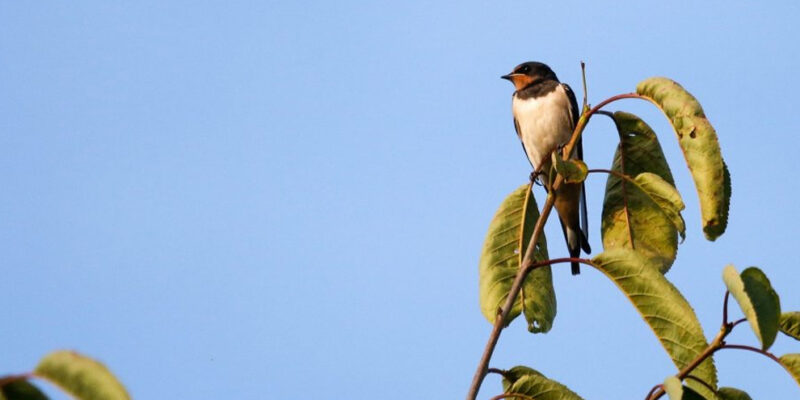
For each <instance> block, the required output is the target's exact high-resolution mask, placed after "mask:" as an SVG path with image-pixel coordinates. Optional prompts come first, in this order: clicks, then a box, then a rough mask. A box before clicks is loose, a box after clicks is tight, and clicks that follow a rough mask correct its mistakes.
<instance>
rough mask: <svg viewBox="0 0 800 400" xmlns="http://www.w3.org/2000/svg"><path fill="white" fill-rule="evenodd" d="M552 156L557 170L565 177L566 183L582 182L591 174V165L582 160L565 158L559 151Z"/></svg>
mask: <svg viewBox="0 0 800 400" xmlns="http://www.w3.org/2000/svg"><path fill="white" fill-rule="evenodd" d="M552 158H553V166H555V168H556V172H558V174H559V175H561V176H563V177H564V183H581V182H583V181H585V180H586V176H587V175H589V167H587V166H586V163H584V162H583V161H581V160H573V159H569V160H564V159H563V158H561V153H560V152H558V151H554V152H553V153H552Z"/></svg>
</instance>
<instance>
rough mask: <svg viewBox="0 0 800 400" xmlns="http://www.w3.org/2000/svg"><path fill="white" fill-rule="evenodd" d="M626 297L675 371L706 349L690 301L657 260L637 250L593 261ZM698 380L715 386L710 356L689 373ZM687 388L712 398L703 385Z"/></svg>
mask: <svg viewBox="0 0 800 400" xmlns="http://www.w3.org/2000/svg"><path fill="white" fill-rule="evenodd" d="M592 263H593V265H595V266H596V267H597V269H599V270H600V271H601V272H603V273H604V274H605V275H606V276H608V277H609V278H611V280H612V281H613V282H614V283H615V284H616V285H617V287H618V288H619V289H620V290H621V291H622V292H623V293H624V294H625V296H627V297H628V299H629V300H630V301H631V303H633V306H634V307H635V308H636V310H637V311H639V313H640V314H641V315H642V317H643V318H644V320H645V322H646V323H647V324H648V325H649V326H650V328H651V329H652V330H653V333H655V335H656V337H657V338H658V340H659V341H660V342H661V345H662V346H664V349H665V350H666V351H667V353H668V354H669V356H670V357H671V358H672V362H673V363H675V366H676V367H677V368H678V370H681V369H683V368H684V367H686V366H688V365H689V364H690V363H691V362H692V361H693V360H695V359H696V358H697V357H698V356H699V355H700V354H701V353H702V352H703V351H704V350H705V349H706V348H707V347H708V343H707V342H706V338H705V336H704V335H703V328H702V326H700V322H699V321H698V320H697V316H696V315H695V313H694V310H693V309H692V307H691V306H690V305H689V302H687V301H686V299H685V298H684V297H683V296H682V295H681V293H680V292H679V291H678V289H676V288H675V287H674V286H673V285H672V284H671V283H670V282H669V281H668V280H667V279H666V278H665V277H664V276H663V275H662V274H661V273H660V272H659V265H657V264H655V263H656V260H654V259H651V258H649V257H647V256H646V255H643V254H641V253H639V252H636V251H631V250H626V249H613V250H608V251H605V252H603V253H600V254H599V255H597V257H595V258H594V259H593V260H592ZM692 375H693V376H695V377H696V378H697V379H700V380H702V381H704V382H706V383H707V384H708V385H709V386H711V387H712V388H716V386H717V371H716V368H714V362H713V360H712V358H711V357H709V358H707V359H706V360H705V361H703V362H702V363H701V364H700V365H698V366H697V368H696V369H695V370H694V371H692ZM687 385H688V386H690V387H692V389H694V390H695V391H697V392H698V393H700V394H702V395H703V396H704V397H706V398H713V397H712V396H713V393H711V394H708V393H707V392H709V391H708V389H707V388H705V387H704V386H703V385H702V384H699V383H697V382H693V381H689V382H687Z"/></svg>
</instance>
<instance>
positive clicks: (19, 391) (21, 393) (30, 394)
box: [0, 377, 47, 400]
mask: <svg viewBox="0 0 800 400" xmlns="http://www.w3.org/2000/svg"><path fill="white" fill-rule="evenodd" d="M0 380H2V377H0ZM0 399H2V400H47V396H46V395H45V394H44V393H42V391H41V390H39V388H37V387H36V386H33V385H32V384H31V383H30V382H28V381H26V380H24V379H19V380H14V381H11V382H8V383H6V384H3V385H2V386H0Z"/></svg>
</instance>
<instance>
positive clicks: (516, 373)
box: [503, 365, 542, 391]
mask: <svg viewBox="0 0 800 400" xmlns="http://www.w3.org/2000/svg"><path fill="white" fill-rule="evenodd" d="M528 375H542V373H541V372H539V371H537V370H535V369H533V368H531V367H526V366H524V365H517V366H516V367H514V368H511V369H509V370H508V371H504V372H503V390H504V391H508V389H509V388H510V387H511V385H513V384H514V383H515V382H516V381H518V380H520V379H522V378H523V377H525V376H528Z"/></svg>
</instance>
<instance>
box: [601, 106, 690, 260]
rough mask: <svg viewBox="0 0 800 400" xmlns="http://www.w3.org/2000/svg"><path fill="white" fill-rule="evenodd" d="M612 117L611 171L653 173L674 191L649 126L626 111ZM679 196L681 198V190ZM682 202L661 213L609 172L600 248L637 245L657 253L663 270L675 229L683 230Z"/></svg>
mask: <svg viewBox="0 0 800 400" xmlns="http://www.w3.org/2000/svg"><path fill="white" fill-rule="evenodd" d="M614 122H615V124H616V126H617V130H618V131H619V137H620V143H619V146H617V151H616V153H615V154H614V162H613V164H612V166H611V170H612V171H614V172H617V173H619V174H623V175H626V176H639V175H641V174H642V173H648V175H646V176H649V175H655V176H658V177H660V178H661V180H662V181H663V182H664V185H668V186H670V187H673V190H674V185H675V181H674V180H673V178H672V173H671V172H670V170H669V165H668V164H667V160H666V158H665V157H664V152H663V151H662V150H661V145H660V144H659V143H658V139H657V138H656V134H655V133H653V130H652V129H651V128H650V127H649V126H648V125H647V124H646V123H645V122H644V121H642V120H641V119H639V118H638V117H636V116H635V115H633V114H629V113H625V112H616V113H614ZM641 179H645V178H641ZM649 179H651V180H655V179H654V178H649ZM654 189H655V188H654ZM674 192H675V193H677V190H674ZM677 198H678V199H680V195H677ZM682 204H683V202H682V201H681V202H680V207H678V210H677V214H678V217H677V218H675V212H670V213H669V214H667V213H665V212H664V210H663V209H662V207H661V205H659V204H658V203H656V202H655V201H654V199H653V198H652V197H651V196H650V195H648V194H647V193H646V192H644V191H643V190H642V189H641V188H640V187H639V186H638V185H636V184H634V183H633V182H630V181H628V180H625V179H623V178H621V177H619V176H617V175H615V174H609V176H608V180H607V182H606V194H605V199H604V201H603V216H602V224H601V234H602V238H603V248H604V249H605V250H611V249H614V248H628V249H632V248H633V249H636V250H637V251H640V252H642V253H645V254H647V255H648V256H649V257H656V258H658V259H659V262H658V264H660V265H662V272H666V271H668V270H669V267H670V266H672V263H673V262H674V261H675V256H676V254H677V252H678V234H679V233H680V235H681V237H683V235H684V234H685V224H684V223H683V218H682V217H680V209H682V208H683V206H682Z"/></svg>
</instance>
